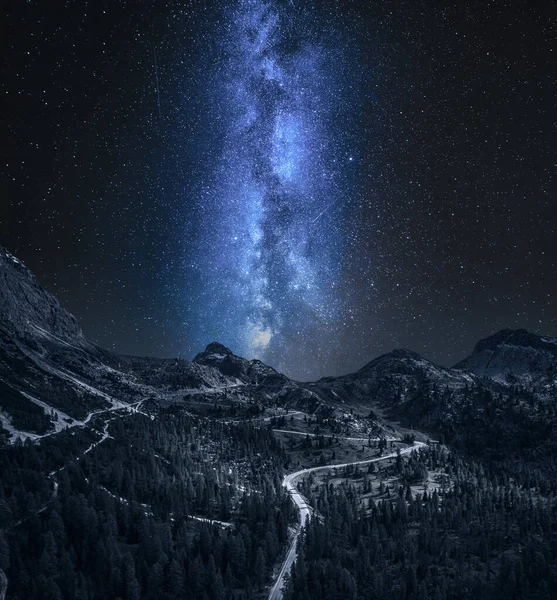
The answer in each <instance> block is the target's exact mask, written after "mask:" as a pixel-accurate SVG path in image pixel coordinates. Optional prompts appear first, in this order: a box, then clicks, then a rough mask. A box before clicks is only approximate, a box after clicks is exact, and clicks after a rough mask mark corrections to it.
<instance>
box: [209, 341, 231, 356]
mask: <svg viewBox="0 0 557 600" xmlns="http://www.w3.org/2000/svg"><path fill="white" fill-rule="evenodd" d="M202 354H223V355H224V356H232V355H233V352H232V350H230V348H227V347H226V346H224V345H223V344H221V343H220V342H211V343H210V344H208V345H207V347H206V348H205V350H204V351H203V353H202Z"/></svg>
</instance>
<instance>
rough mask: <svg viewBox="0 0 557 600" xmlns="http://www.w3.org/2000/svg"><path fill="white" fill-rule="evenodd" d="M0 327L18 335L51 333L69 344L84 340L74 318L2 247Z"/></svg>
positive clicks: (31, 335) (28, 335)
mask: <svg viewBox="0 0 557 600" xmlns="http://www.w3.org/2000/svg"><path fill="white" fill-rule="evenodd" d="M0 326H2V327H4V328H6V329H7V330H8V331H9V332H10V333H11V334H12V335H16V336H18V337H37V336H45V335H46V336H49V335H50V336H54V337H56V338H59V339H60V340H63V341H64V342H68V343H72V344H76V343H77V344H83V343H85V340H84V338H83V334H82V332H81V328H80V327H79V325H78V324H77V321H76V319H75V317H74V316H73V315H72V314H70V313H69V312H68V311H66V310H65V309H64V308H62V307H61V306H60V303H59V302H58V300H57V299H56V298H55V297H54V296H53V295H52V294H51V293H50V292H47V291H46V290H44V289H43V288H42V287H41V286H40V285H39V283H38V281H37V279H36V278H35V276H34V275H33V274H32V273H31V271H29V269H27V267H25V265H24V264H23V263H22V262H21V261H20V260H19V259H18V258H16V257H15V256H13V255H12V254H11V253H10V252H9V251H8V250H6V249H5V248H3V247H1V246H0Z"/></svg>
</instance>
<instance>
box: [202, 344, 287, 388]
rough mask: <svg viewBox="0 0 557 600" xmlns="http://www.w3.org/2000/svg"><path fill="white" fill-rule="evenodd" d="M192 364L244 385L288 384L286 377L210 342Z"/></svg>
mask: <svg viewBox="0 0 557 600" xmlns="http://www.w3.org/2000/svg"><path fill="white" fill-rule="evenodd" d="M193 362H194V363H196V364H198V365H205V366H207V367H212V368H215V369H217V370H218V371H220V372H221V373H222V374H223V375H225V376H226V377H234V378H235V379H237V380H238V381H240V382H242V383H246V384H253V385H259V386H264V387H265V388H268V387H282V386H283V385H287V384H288V383H290V380H289V379H288V377H286V375H282V374H281V373H279V372H278V371H275V369H273V368H272V367H269V366H268V365H266V364H264V363H262V362H261V361H260V360H257V359H254V360H247V359H245V358H242V357H240V356H236V355H235V354H233V352H232V351H231V350H229V349H228V348H226V346H223V345H222V344H219V343H218V342H212V343H211V344H209V345H208V346H207V347H206V348H205V350H204V351H203V352H200V353H199V354H198V355H197V356H196V357H195V358H194V359H193Z"/></svg>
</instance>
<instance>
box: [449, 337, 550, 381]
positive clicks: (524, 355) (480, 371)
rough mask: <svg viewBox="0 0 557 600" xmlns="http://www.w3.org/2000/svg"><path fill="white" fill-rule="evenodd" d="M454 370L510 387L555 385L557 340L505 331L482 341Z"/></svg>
mask: <svg viewBox="0 0 557 600" xmlns="http://www.w3.org/2000/svg"><path fill="white" fill-rule="evenodd" d="M454 368H455V369H459V370H465V371H469V372H471V373H474V374H475V375H477V376H478V377H487V378H490V379H493V380H495V381H500V382H502V383H507V384H517V383H519V384H522V385H534V386H536V387H540V385H541V386H543V385H551V384H553V385H555V383H556V382H557V338H552V337H549V336H539V335H536V334H534V333H530V332H528V331H526V330H525V329H514V330H513V329H504V330H503V331H499V332H498V333H496V334H495V335H492V336H490V337H488V338H485V339H483V340H480V341H479V342H478V343H477V344H476V347H475V348H474V351H473V353H472V354H471V355H470V356H469V357H467V358H465V359H464V360H462V361H460V362H459V363H458V364H457V365H455V367H454Z"/></svg>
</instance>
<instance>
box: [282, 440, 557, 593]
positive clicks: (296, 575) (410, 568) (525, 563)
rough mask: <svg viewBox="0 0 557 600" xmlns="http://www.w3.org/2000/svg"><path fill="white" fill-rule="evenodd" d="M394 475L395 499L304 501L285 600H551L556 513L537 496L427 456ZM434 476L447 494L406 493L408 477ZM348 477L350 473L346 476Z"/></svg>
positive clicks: (338, 494) (344, 492)
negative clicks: (432, 472) (443, 479)
mask: <svg viewBox="0 0 557 600" xmlns="http://www.w3.org/2000/svg"><path fill="white" fill-rule="evenodd" d="M412 460H413V464H412V465H411V466H410V467H407V466H404V465H403V464H399V465H395V467H394V468H395V469H397V470H398V471H399V473H400V485H399V487H398V490H397V492H396V493H394V494H391V497H390V498H388V499H385V500H380V501H378V502H375V501H374V500H373V499H369V501H368V502H366V503H365V506H362V502H361V498H360V495H359V493H358V490H357V489H356V487H355V486H354V485H352V484H351V483H350V481H349V480H348V482H347V483H346V484H342V485H341V486H339V487H337V488H334V487H333V486H332V485H329V486H323V487H322V488H320V489H319V490H318V491H317V492H316V493H313V494H312V492H311V490H310V489H309V484H306V485H305V487H304V492H305V493H307V494H309V495H310V496H311V501H312V502H314V503H315V504H314V506H315V507H316V508H317V512H318V514H319V515H321V517H322V518H314V519H312V520H311V522H310V524H309V525H308V528H307V533H306V536H305V539H304V542H303V544H302V545H301V548H300V558H299V560H298V561H297V563H296V565H295V568H294V570H293V574H292V579H291V581H290V583H289V586H288V590H287V594H286V598H287V599H291V600H294V599H295V600H313V599H316V600H317V599H320V600H337V599H338V600H340V599H345V598H352V599H355V600H360V599H362V600H364V599H367V598H378V599H384V600H391V599H393V600H394V599H396V600H407V599H410V600H426V599H433V600H445V599H455V600H456V599H459V600H460V599H466V598H474V599H475V600H484V599H485V600H491V599H501V600H507V599H510V598H524V599H539V600H550V598H552V597H554V592H555V590H556V589H557V509H556V506H557V505H556V498H555V496H554V495H549V496H546V497H542V496H541V495H540V494H539V493H534V492H533V491H532V490H524V489H523V488H519V487H518V486H517V485H516V484H514V483H512V482H509V481H506V484H505V485H502V483H503V481H504V479H505V477H506V476H505V475H504V474H501V475H500V476H497V475H494V474H493V473H492V472H490V471H486V470H485V469H484V468H483V467H482V466H481V465H478V464H467V463H464V462H463V461H461V460H459V459H457V458H456V457H455V456H454V455H446V454H445V453H443V452H442V451H440V450H438V449H436V448H432V449H428V450H425V451H422V452H421V453H420V455H419V456H416V455H415V456H414V457H413V459H412ZM420 464H422V465H423V468H426V469H441V470H443V471H444V472H445V473H446V474H447V476H448V477H449V479H450V481H451V485H449V486H447V488H446V489H445V491H444V492H441V491H439V492H438V491H434V492H433V493H428V492H427V491H426V492H423V493H418V494H412V493H411V492H410V493H409V491H410V488H409V485H408V484H409V483H410V481H411V480H412V478H413V477H414V473H416V472H418V471H420V469H421V467H420V466H419V465H420ZM347 475H349V474H347Z"/></svg>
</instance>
